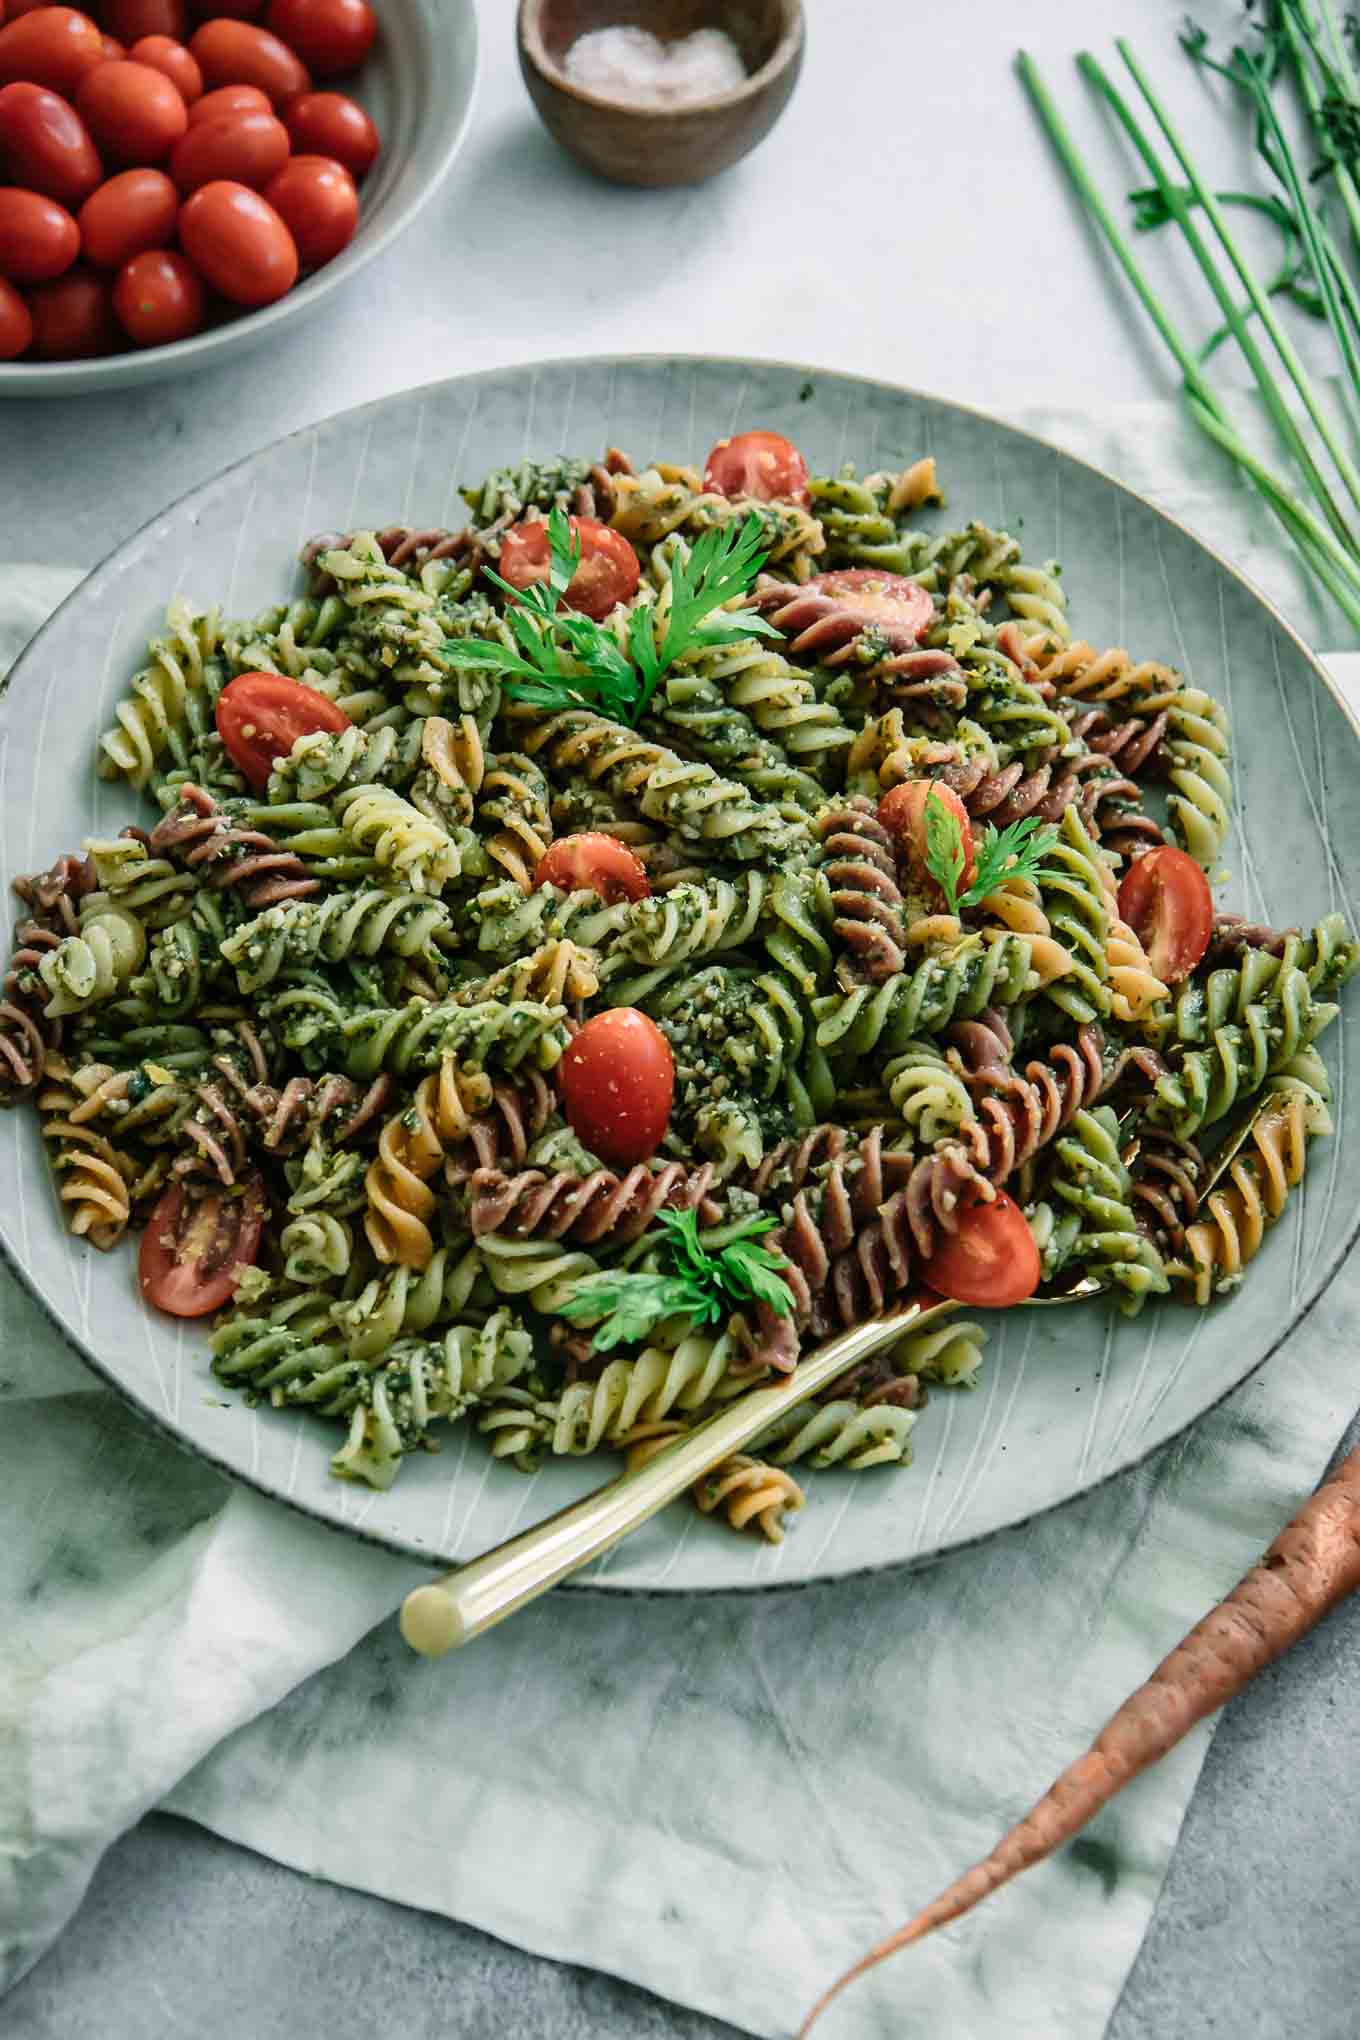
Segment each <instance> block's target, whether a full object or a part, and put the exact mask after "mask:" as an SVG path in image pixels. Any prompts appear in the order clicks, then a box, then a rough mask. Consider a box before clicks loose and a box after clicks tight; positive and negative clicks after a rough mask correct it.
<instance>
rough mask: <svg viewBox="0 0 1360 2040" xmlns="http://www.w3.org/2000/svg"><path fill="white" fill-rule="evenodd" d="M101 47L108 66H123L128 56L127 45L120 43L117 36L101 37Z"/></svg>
mask: <svg viewBox="0 0 1360 2040" xmlns="http://www.w3.org/2000/svg"><path fill="white" fill-rule="evenodd" d="M99 47H100V49H101V50H102V51H103V52H104V62H105V63H106V64H121V63H122V62H123V60H124V59H125V57H126V56H127V53H128V52H127V44H126V43H120V42H119V40H118V38H117V36H116V35H101V36H100V38H99Z"/></svg>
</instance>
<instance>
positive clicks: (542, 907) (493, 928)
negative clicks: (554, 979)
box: [467, 879, 628, 963]
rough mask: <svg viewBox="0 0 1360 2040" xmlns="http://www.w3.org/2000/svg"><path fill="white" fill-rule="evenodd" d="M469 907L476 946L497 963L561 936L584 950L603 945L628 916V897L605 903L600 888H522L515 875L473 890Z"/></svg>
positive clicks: (540, 946)
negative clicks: (525, 890)
mask: <svg viewBox="0 0 1360 2040" xmlns="http://www.w3.org/2000/svg"><path fill="white" fill-rule="evenodd" d="M467 911H468V915H469V917H470V920H471V922H472V925H473V926H474V927H475V928H476V930H477V947H478V949H479V950H480V951H481V952H482V954H483V955H484V956H486V957H487V958H488V959H489V960H491V961H493V962H496V963H510V962H513V961H514V959H515V958H516V957H519V956H527V955H528V954H529V953H530V951H532V950H535V949H541V948H542V947H543V945H544V943H545V942H554V941H558V940H560V939H562V938H563V937H570V939H571V940H572V941H573V942H579V943H580V945H581V947H582V948H583V949H599V948H602V947H603V946H604V944H605V943H606V942H607V941H608V939H609V937H610V936H611V935H613V934H614V933H616V931H617V930H618V929H620V928H622V927H623V926H625V925H626V922H627V917H628V905H627V902H626V901H622V900H620V901H616V902H615V903H614V904H613V905H612V906H606V905H605V904H604V902H603V901H602V900H601V898H600V896H599V894H598V893H593V892H573V893H564V892H562V891H561V890H560V889H559V888H558V887H557V886H555V885H540V886H535V887H534V889H533V891H532V892H529V893H525V892H524V891H522V890H521V888H520V887H519V886H518V885H517V884H516V883H515V882H514V880H513V879H505V880H502V881H501V883H500V884H498V885H493V886H487V887H485V888H484V889H483V890H482V891H481V892H479V893H476V894H475V895H474V896H473V898H472V899H471V900H470V901H469V902H468V909H467Z"/></svg>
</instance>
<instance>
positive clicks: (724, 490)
mask: <svg viewBox="0 0 1360 2040" xmlns="http://www.w3.org/2000/svg"><path fill="white" fill-rule="evenodd" d="M704 487H705V488H706V489H711V490H713V491H714V492H715V493H716V494H717V495H719V496H754V497H756V498H757V500H758V501H759V502H761V503H798V504H801V506H802V507H803V509H804V510H807V509H809V508H810V507H811V504H812V498H811V496H810V495H809V494H808V464H807V462H806V461H805V460H804V459H803V456H802V454H801V453H800V452H799V451H798V448H797V447H796V446H795V445H794V444H793V442H792V440H789V439H785V437H784V435H783V433H782V432H738V433H737V435H736V437H735V438H733V439H720V440H719V441H718V443H717V445H716V446H715V447H713V449H712V450H711V452H710V453H709V456H708V459H707V460H706V461H705V462H704Z"/></svg>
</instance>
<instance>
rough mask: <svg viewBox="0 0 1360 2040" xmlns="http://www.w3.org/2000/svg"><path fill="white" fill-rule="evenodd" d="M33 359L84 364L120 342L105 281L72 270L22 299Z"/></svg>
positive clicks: (90, 271) (82, 270)
mask: <svg viewBox="0 0 1360 2040" xmlns="http://www.w3.org/2000/svg"><path fill="white" fill-rule="evenodd" d="M28 309H29V312H30V314H31V316H32V319H33V354H34V357H35V359H36V360H38V361H90V360H93V359H94V357H95V356H96V355H100V354H112V353H114V352H115V351H116V350H117V348H118V346H119V344H120V341H121V337H122V336H121V335H120V333H119V331H118V323H117V321H116V320H115V318H114V316H113V297H112V294H111V292H110V290H109V280H108V278H107V276H101V275H99V273H98V271H96V270H93V269H85V268H83V267H81V266H80V265H77V266H76V267H75V268H74V269H68V270H67V272H66V274H65V276H59V277H57V279H56V281H55V282H53V283H40V284H37V285H35V287H34V288H33V289H32V290H31V291H30V292H29V293H28Z"/></svg>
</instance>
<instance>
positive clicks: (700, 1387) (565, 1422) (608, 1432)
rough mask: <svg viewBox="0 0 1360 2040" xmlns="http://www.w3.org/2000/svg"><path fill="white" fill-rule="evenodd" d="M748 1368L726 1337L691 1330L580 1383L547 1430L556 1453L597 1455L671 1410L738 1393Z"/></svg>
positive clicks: (563, 1401) (559, 1405)
mask: <svg viewBox="0 0 1360 2040" xmlns="http://www.w3.org/2000/svg"><path fill="white" fill-rule="evenodd" d="M750 1378H751V1377H750V1370H749V1364H748V1365H747V1366H746V1370H745V1372H744V1373H743V1372H742V1355H741V1354H740V1352H739V1350H738V1348H737V1345H736V1341H735V1340H734V1339H733V1338H732V1337H731V1336H730V1334H728V1333H723V1334H721V1335H720V1336H719V1337H717V1338H709V1337H707V1336H705V1335H704V1334H703V1333H701V1332H692V1333H690V1334H689V1336H688V1337H686V1338H681V1339H679V1340H677V1341H676V1342H674V1343H673V1344H660V1343H657V1344H652V1345H648V1346H644V1347H643V1349H642V1351H641V1352H640V1353H638V1354H637V1355H636V1356H635V1357H634V1358H631V1359H616V1360H611V1361H610V1363H609V1364H608V1366H606V1367H605V1368H604V1369H603V1370H602V1371H601V1374H600V1377H599V1379H598V1380H597V1381H579V1382H575V1383H573V1384H572V1385H571V1386H570V1387H569V1388H566V1389H564V1390H563V1392H562V1395H561V1396H560V1398H559V1399H558V1403H557V1413H556V1421H555V1423H554V1426H553V1431H552V1439H551V1444H552V1450H553V1451H554V1452H556V1453H583V1452H596V1451H598V1450H599V1448H600V1446H601V1445H602V1444H613V1445H617V1444H620V1443H621V1442H622V1441H623V1440H624V1439H625V1438H626V1437H627V1435H628V1433H629V1432H630V1431H631V1430H633V1428H634V1427H635V1426H636V1425H638V1424H654V1423H658V1422H660V1421H661V1420H662V1419H663V1418H665V1417H668V1416H670V1415H671V1413H672V1411H675V1410H684V1411H687V1412H688V1411H693V1410H699V1409H702V1408H703V1407H704V1406H705V1404H707V1403H710V1402H715V1401H716V1402H721V1401H724V1400H726V1399H727V1398H729V1397H731V1396H734V1395H740V1394H741V1393H742V1392H743V1391H744V1390H745V1389H746V1388H747V1387H748V1386H749V1385H750Z"/></svg>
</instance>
